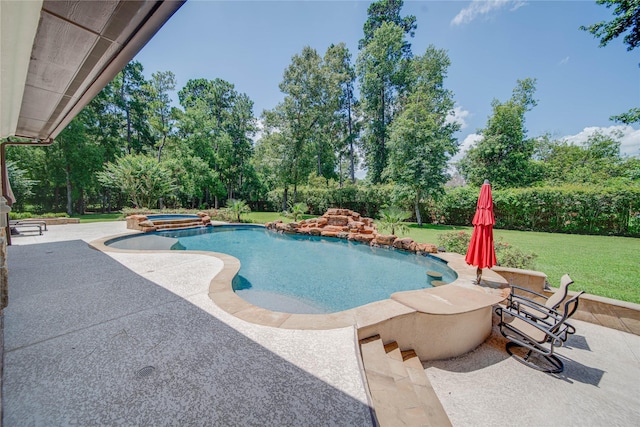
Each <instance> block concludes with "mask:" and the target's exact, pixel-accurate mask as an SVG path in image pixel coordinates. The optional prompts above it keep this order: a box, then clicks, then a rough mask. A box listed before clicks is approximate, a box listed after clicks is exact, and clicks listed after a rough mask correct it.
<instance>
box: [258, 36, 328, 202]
mask: <svg viewBox="0 0 640 427" xmlns="http://www.w3.org/2000/svg"><path fill="white" fill-rule="evenodd" d="M331 71H332V69H331V67H327V66H325V64H324V63H323V60H322V58H321V57H320V55H318V52H317V51H316V50H315V49H312V48H311V47H309V46H305V47H304V48H303V49H302V52H301V53H300V54H296V55H294V56H293V57H292V58H291V64H289V66H288V67H287V68H286V70H285V71H284V75H283V79H282V82H281V83H280V91H281V92H282V93H284V94H285V98H284V100H283V101H282V102H281V103H279V104H278V105H277V106H276V107H275V108H274V109H273V110H270V111H265V112H264V113H263V123H264V137H263V141H262V142H261V144H262V148H261V152H262V154H263V155H265V156H267V159H265V161H266V162H268V163H271V166H270V168H271V169H272V170H273V168H275V169H278V170H277V171H276V175H277V180H278V181H279V183H280V184H281V185H282V186H283V190H284V198H283V199H284V202H283V210H286V208H287V203H288V200H287V199H288V190H289V186H293V202H294V203H295V202H296V201H297V200H296V199H297V191H298V190H297V189H298V186H299V185H300V184H302V183H303V182H305V181H306V179H307V177H308V176H309V174H310V173H311V171H312V170H313V169H314V163H315V166H316V171H317V173H318V175H322V176H325V175H326V176H330V174H333V173H334V169H335V156H334V151H333V147H332V146H331V144H330V143H331V138H330V133H329V132H328V131H327V130H328V129H330V128H331V123H332V122H333V114H334V113H335V111H336V109H337V108H338V101H339V98H338V97H339V94H340V86H339V85H337V86H336V85H335V84H330V83H331V82H334V83H335V82H336V79H332V78H330V76H331V74H330V73H331ZM265 170H266V168H265Z"/></svg>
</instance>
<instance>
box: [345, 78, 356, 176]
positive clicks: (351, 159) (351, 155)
mask: <svg viewBox="0 0 640 427" xmlns="http://www.w3.org/2000/svg"><path fill="white" fill-rule="evenodd" d="M347 115H348V119H347V120H348V121H347V123H348V124H349V173H350V176H351V183H352V184H355V183H356V170H355V160H354V156H355V153H354V151H353V123H352V121H351V90H348V91H347Z"/></svg>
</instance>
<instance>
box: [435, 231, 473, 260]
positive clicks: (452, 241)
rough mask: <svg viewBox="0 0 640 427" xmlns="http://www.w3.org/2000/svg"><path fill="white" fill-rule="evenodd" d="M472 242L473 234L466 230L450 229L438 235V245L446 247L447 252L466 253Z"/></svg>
mask: <svg viewBox="0 0 640 427" xmlns="http://www.w3.org/2000/svg"><path fill="white" fill-rule="evenodd" d="M469 242H471V234H469V233H467V232H466V231H448V232H446V233H443V234H439V235H438V246H442V247H444V248H445V250H446V251H447V252H455V253H458V254H462V255H464V254H466V253H467V248H468V247H469Z"/></svg>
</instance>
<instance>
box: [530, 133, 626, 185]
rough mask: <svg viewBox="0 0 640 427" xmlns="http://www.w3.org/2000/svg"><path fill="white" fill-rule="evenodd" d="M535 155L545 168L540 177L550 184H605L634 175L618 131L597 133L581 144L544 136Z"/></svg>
mask: <svg viewBox="0 0 640 427" xmlns="http://www.w3.org/2000/svg"><path fill="white" fill-rule="evenodd" d="M534 158H535V159H536V162H538V163H539V164H540V167H541V168H542V173H541V176H542V178H543V182H544V183H545V184H547V185H559V184H565V183H569V184H598V185H603V184H604V183H605V182H607V181H609V180H611V179H614V178H617V177H625V176H626V177H628V178H632V177H633V174H632V173H631V174H629V173H628V172H629V168H628V166H632V163H629V162H628V159H625V158H623V157H622V154H621V152H620V139H619V135H615V134H614V135H605V134H603V133H601V132H596V133H594V134H592V135H590V136H589V138H588V139H587V140H586V141H585V142H584V144H582V145H574V144H570V143H568V142H567V141H565V140H561V141H551V140H549V139H548V137H543V138H541V139H540V140H539V141H537V147H536V153H535V155H534Z"/></svg>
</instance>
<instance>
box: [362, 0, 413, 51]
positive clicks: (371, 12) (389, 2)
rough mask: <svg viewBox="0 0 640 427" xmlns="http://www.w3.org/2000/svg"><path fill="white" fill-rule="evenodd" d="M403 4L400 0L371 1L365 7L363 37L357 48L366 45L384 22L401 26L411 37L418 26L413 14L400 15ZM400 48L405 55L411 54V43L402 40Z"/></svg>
mask: <svg viewBox="0 0 640 427" xmlns="http://www.w3.org/2000/svg"><path fill="white" fill-rule="evenodd" d="M403 4H404V2H403V1H402V0H378V1H376V2H373V3H371V4H370V5H369V8H368V9H367V15H368V17H367V20H366V22H365V23H364V27H363V32H364V37H363V38H362V39H361V40H360V41H359V42H358V49H363V48H364V47H365V46H367V45H368V44H369V42H370V41H371V40H372V39H373V36H374V34H375V32H376V30H377V29H378V28H380V27H381V26H382V24H383V23H385V22H387V23H393V24H396V25H397V26H399V27H400V28H402V31H403V32H404V34H408V35H409V36H411V37H413V36H414V34H415V30H416V28H417V27H418V25H417V24H416V17H415V16H413V15H409V16H405V17H404V18H403V17H401V16H400V9H402V6H403ZM402 50H403V52H404V53H405V55H407V56H408V57H410V56H411V45H410V44H409V43H408V42H407V41H404V42H403V45H402Z"/></svg>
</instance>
